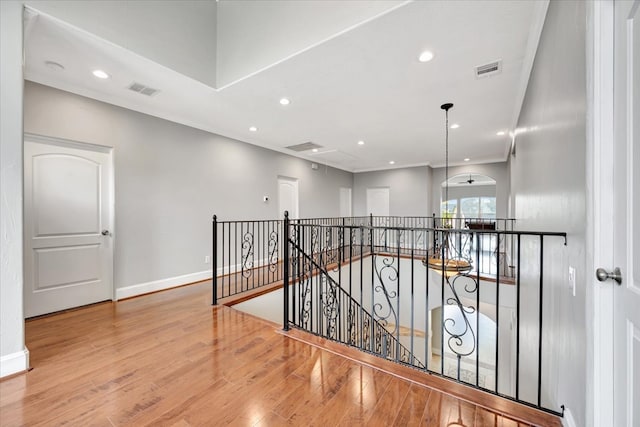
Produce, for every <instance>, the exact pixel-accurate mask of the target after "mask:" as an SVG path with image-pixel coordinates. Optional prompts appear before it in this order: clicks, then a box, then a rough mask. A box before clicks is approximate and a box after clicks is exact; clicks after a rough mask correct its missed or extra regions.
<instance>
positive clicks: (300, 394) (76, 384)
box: [0, 282, 529, 427]
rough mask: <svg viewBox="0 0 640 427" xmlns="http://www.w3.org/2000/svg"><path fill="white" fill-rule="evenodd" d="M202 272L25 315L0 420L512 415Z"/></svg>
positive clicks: (1, 390)
mask: <svg viewBox="0 0 640 427" xmlns="http://www.w3.org/2000/svg"><path fill="white" fill-rule="evenodd" d="M210 290H211V284H210V282H204V283H202V284H196V285H191V286H185V287H182V288H178V289H174V290H170V291H165V292H161V293H156V294H152V295H147V296H143V297H139V298H134V299H130V300H125V301H121V302H118V303H103V304H98V305H94V306H90V307H86V308H82V309H78V310H75V311H69V312H65V313H61V314H57V315H54V316H49V317H44V318H39V319H34V320H30V321H28V322H27V323H26V337H27V346H28V348H29V350H30V352H31V365H32V367H33V370H31V371H30V372H28V373H26V374H21V375H16V376H14V377H11V378H8V379H5V380H3V381H1V382H0V425H2V426H3V427H8V426H23V425H26V426H57V425H71V426H122V425H135V426H144V425H153V426H164V425H166V426H196V425H207V426H212V425H243V426H280V425H301V426H307V425H318V426H334V425H345V426H351V425H371V426H390V425H401V426H406V425H428V426H446V425H448V424H449V423H451V422H454V421H460V422H461V423H462V424H464V425H466V426H469V427H471V426H494V427H498V426H499V427H516V426H517V427H523V426H526V425H529V424H523V423H517V422H515V421H513V420H512V419H510V418H507V417H504V416H502V415H500V414H498V413H494V412H491V411H489V410H487V409H483V408H482V407H478V406H475V405H473V404H470V403H468V402H466V401H464V400H458V399H456V398H454V397H452V396H450V395H447V394H444V393H441V392H439V391H437V390H434V389H430V388H427V387H424V386H420V385H417V384H415V383H413V382H410V381H407V380H404V379H400V378H398V377H397V376H394V375H391V374H388V373H385V372H383V371H380V370H377V369H375V368H372V367H369V366H366V365H363V364H360V363H358V362H355V361H353V360H351V359H347V358H344V357H342V356H340V355H337V354H335V353H334V352H331V351H327V350H323V349H320V348H318V347H316V346H311V345H309V344H306V343H304V342H301V341H299V340H296V339H293V338H291V337H288V336H285V335H283V334H282V333H279V332H278V331H277V326H275V325H273V324H269V323H268V322H265V321H262V320H259V319H256V318H254V317H252V316H250V315H247V314H243V313H241V312H239V311H236V310H234V309H233V308H230V307H225V306H218V307H212V306H211V305H210V303H211V302H210Z"/></svg>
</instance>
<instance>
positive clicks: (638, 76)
mask: <svg viewBox="0 0 640 427" xmlns="http://www.w3.org/2000/svg"><path fill="white" fill-rule="evenodd" d="M639 9H640V0H636V1H635V2H631V1H616V2H615V11H614V14H615V36H614V43H615V54H614V57H615V63H614V114H615V115H614V121H615V128H614V144H615V148H614V159H615V168H614V170H615V173H614V200H615V202H614V206H615V210H614V215H615V217H614V221H613V224H614V237H615V239H614V256H613V258H614V264H615V265H613V266H603V267H605V268H606V269H610V268H612V267H620V269H621V272H622V283H621V285H620V286H616V285H615V284H614V282H612V281H610V282H611V283H612V285H611V286H615V290H614V322H613V323H614V324H613V330H614V370H613V372H614V396H613V397H614V419H615V422H614V425H615V426H628V427H631V426H633V427H638V426H640V10H639Z"/></svg>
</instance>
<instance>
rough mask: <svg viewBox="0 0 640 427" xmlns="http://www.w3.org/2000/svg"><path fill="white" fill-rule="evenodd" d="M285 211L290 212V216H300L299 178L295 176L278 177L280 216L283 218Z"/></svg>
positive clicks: (292, 217)
mask: <svg viewBox="0 0 640 427" xmlns="http://www.w3.org/2000/svg"><path fill="white" fill-rule="evenodd" d="M284 211H288V212H289V218H291V219H295V218H298V180H297V179H295V178H287V177H283V176H280V177H278V218H282V217H283V215H284Z"/></svg>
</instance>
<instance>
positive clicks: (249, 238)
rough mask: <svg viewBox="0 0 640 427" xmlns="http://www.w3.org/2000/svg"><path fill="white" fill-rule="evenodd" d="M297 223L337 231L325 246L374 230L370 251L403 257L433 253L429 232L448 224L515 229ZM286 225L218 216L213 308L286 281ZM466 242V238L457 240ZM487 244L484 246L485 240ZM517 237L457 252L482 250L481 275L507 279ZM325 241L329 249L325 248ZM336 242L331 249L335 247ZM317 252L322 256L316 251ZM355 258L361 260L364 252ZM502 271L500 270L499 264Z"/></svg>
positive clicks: (421, 222) (375, 219)
mask: <svg viewBox="0 0 640 427" xmlns="http://www.w3.org/2000/svg"><path fill="white" fill-rule="evenodd" d="M291 222H292V223H294V224H301V225H324V226H332V228H330V229H325V230H324V233H325V235H324V236H321V237H322V239H324V240H325V241H326V242H329V243H331V242H333V243H337V242H338V241H339V236H338V233H339V230H341V228H340V227H348V226H352V227H360V226H368V227H373V229H372V232H371V233H370V234H369V235H368V236H367V238H369V239H371V242H367V244H366V245H365V249H366V250H369V249H370V248H371V247H373V248H375V249H376V250H380V251H382V250H384V251H389V250H395V249H397V247H400V248H401V252H402V253H407V254H408V253H409V250H410V248H413V249H414V250H415V249H419V250H421V251H423V252H424V253H427V252H428V251H433V250H434V248H437V247H438V246H439V245H440V244H441V242H439V241H438V237H439V235H438V234H436V233H428V232H427V231H425V229H426V228H432V229H433V228H441V227H442V226H443V225H446V226H448V227H449V228H451V227H454V228H465V227H466V224H470V226H471V227H473V226H474V224H476V226H477V224H483V227H484V228H483V229H485V228H486V229H491V228H490V226H492V225H493V226H495V227H496V229H497V230H513V223H514V220H511V219H491V220H487V219H481V218H466V219H460V218H454V219H445V218H439V217H436V216H435V214H434V215H433V216H431V217H421V216H389V217H382V216H373V215H369V216H357V217H325V218H304V219H297V220H291ZM406 229H416V230H417V231H416V233H415V236H414V239H415V241H413V242H411V241H409V240H408V239H406V238H405V236H406V232H405V230H406ZM282 231H283V221H282V220H246V221H218V219H217V216H216V215H214V216H213V236H212V237H213V238H212V240H213V242H214V243H213V256H212V264H213V276H214V277H215V280H214V281H213V282H214V284H215V286H214V289H213V304H214V305H215V304H217V302H218V299H220V298H225V297H229V296H233V295H237V294H241V293H245V292H248V291H253V290H255V289H257V288H260V287H263V286H266V285H271V284H273V283H277V282H280V281H282V279H283V277H282V272H283V265H282V249H283V248H282V242H283V236H282ZM458 237H460V238H461V237H462V235H460V234H459V235H458ZM314 239H315V240H314V241H315V242H316V243H318V242H319V238H318V236H314ZM480 240H482V241H480ZM511 240H512V236H509V237H508V238H503V237H500V238H496V237H494V236H485V237H479V238H478V239H477V242H474V241H473V239H465V240H463V239H460V241H459V242H457V244H456V245H455V247H458V248H460V250H461V251H463V252H466V253H469V252H470V251H472V250H474V249H475V247H476V246H477V245H480V247H481V255H482V261H483V262H481V263H478V267H477V268H479V269H480V272H481V273H482V274H488V275H498V272H500V275H501V276H503V277H513V274H514V273H513V272H514V268H513V265H512V263H511V259H512V258H513V257H512V256H511V257H505V251H506V250H507V248H511V250H512V248H513V245H512V244H510V241H511ZM326 242H325V246H326ZM333 243H331V244H330V246H331V245H333ZM342 244H343V245H344V247H343V248H342V251H338V250H337V248H336V249H335V255H336V256H338V257H343V256H344V255H345V253H344V251H346V249H347V248H346V247H347V246H348V244H347V242H345V241H342ZM312 249H314V251H316V252H317V250H316V249H315V248H312ZM351 249H352V250H355V251H357V250H359V248H358V246H357V245H355V246H352V248H351ZM352 255H357V256H359V255H361V254H360V253H359V252H356V253H353V254H352ZM498 257H500V258H501V262H500V263H496V261H495V259H496V258H498ZM498 264H499V265H500V266H501V269H500V270H498V268H497V265H498Z"/></svg>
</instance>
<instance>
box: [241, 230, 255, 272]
mask: <svg viewBox="0 0 640 427" xmlns="http://www.w3.org/2000/svg"><path fill="white" fill-rule="evenodd" d="M253 264H254V255H253V233H251V232H249V231H246V232H245V233H244V235H243V236H242V277H244V278H245V279H248V278H249V277H251V275H252V274H253Z"/></svg>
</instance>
